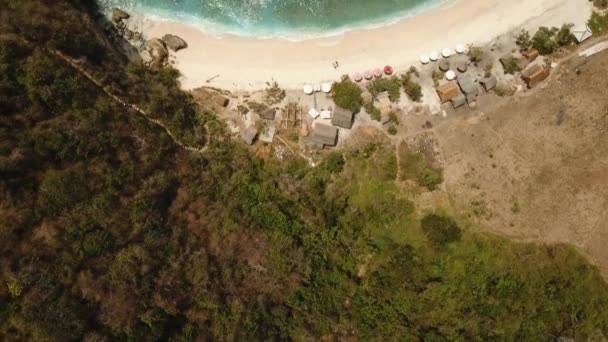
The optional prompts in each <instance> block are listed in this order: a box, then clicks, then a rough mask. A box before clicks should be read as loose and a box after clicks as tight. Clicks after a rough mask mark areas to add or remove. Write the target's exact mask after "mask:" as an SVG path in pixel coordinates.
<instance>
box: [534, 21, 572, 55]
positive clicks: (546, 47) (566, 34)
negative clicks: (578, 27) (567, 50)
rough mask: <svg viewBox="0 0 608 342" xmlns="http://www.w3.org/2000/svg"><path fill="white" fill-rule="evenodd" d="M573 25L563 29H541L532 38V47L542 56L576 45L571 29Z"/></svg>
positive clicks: (565, 25) (564, 26)
mask: <svg viewBox="0 0 608 342" xmlns="http://www.w3.org/2000/svg"><path fill="white" fill-rule="evenodd" d="M571 27H572V25H567V24H564V25H563V26H562V27H561V28H557V27H552V28H548V27H544V26H543V27H540V28H539V29H538V31H536V33H535V34H534V36H533V37H532V46H533V47H534V48H535V49H536V50H538V52H539V53H540V54H541V55H547V54H551V53H553V52H555V51H556V50H557V49H558V48H559V47H567V46H570V45H572V44H574V42H575V39H574V36H573V35H572V33H571V32H570V28H571Z"/></svg>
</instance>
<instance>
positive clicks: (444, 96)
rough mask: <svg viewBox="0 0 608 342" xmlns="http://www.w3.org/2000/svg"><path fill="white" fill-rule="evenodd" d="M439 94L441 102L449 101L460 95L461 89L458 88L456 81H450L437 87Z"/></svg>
mask: <svg viewBox="0 0 608 342" xmlns="http://www.w3.org/2000/svg"><path fill="white" fill-rule="evenodd" d="M437 95H439V99H440V100H441V103H444V102H448V101H450V100H451V99H453V98H455V97H456V96H458V95H460V89H458V84H457V83H456V81H449V82H446V83H444V84H442V85H440V86H439V87H437Z"/></svg>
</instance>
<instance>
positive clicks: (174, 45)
mask: <svg viewBox="0 0 608 342" xmlns="http://www.w3.org/2000/svg"><path fill="white" fill-rule="evenodd" d="M163 42H165V44H167V47H168V48H169V49H171V50H173V51H176V52H177V51H179V50H181V49H185V48H187V47H188V43H186V41H185V40H183V39H182V38H180V37H178V36H176V35H174V34H166V35H164V36H163Z"/></svg>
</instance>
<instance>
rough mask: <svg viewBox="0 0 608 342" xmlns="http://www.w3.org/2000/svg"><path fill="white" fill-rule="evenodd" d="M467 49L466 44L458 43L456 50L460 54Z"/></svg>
mask: <svg viewBox="0 0 608 342" xmlns="http://www.w3.org/2000/svg"><path fill="white" fill-rule="evenodd" d="M464 51H465V47H464V44H458V45H456V52H457V53H459V54H463V53H464Z"/></svg>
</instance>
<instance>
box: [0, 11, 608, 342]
mask: <svg viewBox="0 0 608 342" xmlns="http://www.w3.org/2000/svg"><path fill="white" fill-rule="evenodd" d="M82 4H87V5H88V4H90V2H88V1H83V2H82ZM8 5H10V6H8ZM8 5H7V3H6V2H4V3H0V13H3V14H4V13H8V15H6V16H5V17H4V18H5V19H6V22H3V23H2V25H3V28H5V29H6V33H3V34H2V35H1V36H0V69H1V71H2V73H0V88H1V89H2V91H0V113H1V114H0V120H1V122H2V124H1V125H0V204H1V205H0V238H1V239H0V241H2V243H0V265H1V266H2V267H0V283H1V284H2V286H1V287H0V303H2V305H0V340H3V341H80V340H84V341H105V340H108V341H115V340H116V341H201V340H203V341H206V340H211V341H214V340H219V341H225V340H238V341H241V340H242V341H252V340H261V341H277V340H296V341H302V340H321V339H328V340H340V339H345V340H346V339H357V340H361V341H368V340H379V341H384V340H387V341H388V340H405V341H408V340H414V341H418V340H423V341H444V340H447V341H451V340H459V341H472V340H507V341H510V340H527V341H545V340H555V339H560V338H563V339H574V340H587V339H589V338H590V337H591V336H599V338H600V339H601V337H602V335H603V336H606V335H608V285H607V284H606V282H605V281H604V280H603V279H602V278H601V276H600V275H599V273H598V270H597V269H596V268H594V267H592V266H590V265H589V264H588V263H587V262H586V261H585V260H584V259H583V258H582V257H581V255H580V254H578V253H577V252H576V250H575V249H574V248H572V247H569V246H566V245H551V246H542V245H535V244H524V243H514V242H512V241H509V240H506V239H503V238H498V237H494V236H490V235H485V234H479V233H475V232H473V231H472V230H468V229H466V228H467V224H466V222H462V221H460V220H457V219H454V218H450V217H448V216H446V215H435V214H431V215H427V216H425V217H424V218H422V220H421V219H419V214H420V213H419V212H418V211H417V210H416V208H415V206H414V204H413V203H412V202H411V201H410V200H408V199H407V198H404V195H403V193H402V192H401V191H400V187H401V186H402V185H403V184H399V182H396V180H397V174H398V173H399V174H405V175H407V176H410V175H411V176H412V177H414V179H417V178H418V177H420V175H419V172H418V171H420V170H421V169H425V168H426V169H429V168H430V163H428V161H427V159H426V158H427V157H426V156H424V157H422V156H421V155H420V154H417V153H414V152H412V151H407V155H405V156H404V155H403V154H400V155H399V158H397V154H396V153H395V150H394V148H393V147H391V146H390V145H388V144H383V143H377V144H368V145H363V146H361V147H359V148H356V149H351V150H348V151H345V152H344V153H332V154H330V155H329V156H328V157H327V158H326V159H325V160H324V161H323V162H322V163H321V164H320V165H319V166H318V167H315V168H312V167H309V166H308V165H307V163H306V162H304V161H302V160H300V159H288V158H287V159H286V160H283V161H279V160H277V159H273V158H269V159H267V160H260V159H258V158H257V157H255V156H254V155H252V154H250V153H249V152H248V150H247V149H246V148H244V147H242V145H241V144H240V143H233V142H232V141H231V140H230V139H229V135H228V134H227V133H225V132H224V129H223V125H222V124H221V122H219V121H218V120H216V119H215V116H214V115H213V113H207V112H204V111H201V110H200V109H199V108H198V107H197V106H196V104H195V103H194V101H193V100H192V99H191V97H190V96H189V95H188V94H186V93H183V92H182V91H180V90H179V85H178V83H177V78H178V75H177V73H176V72H175V71H174V70H172V69H163V70H156V71H150V70H147V69H145V68H141V67H136V66H133V65H130V64H128V63H127V62H126V59H125V58H124V56H122V55H120V54H118V53H117V52H116V51H114V50H113V49H112V48H111V47H110V45H108V44H106V43H107V41H106V40H105V38H104V36H103V34H102V32H101V31H100V30H99V29H98V28H97V27H96V26H95V24H94V23H95V22H94V21H93V20H89V19H91V17H89V15H88V14H87V13H83V10H82V6H81V3H80V2H78V1H76V0H73V1H67V0H58V1H52V2H49V1H41V0H31V1H10V2H8ZM93 10H94V9H93ZM42 47H45V48H42ZM48 47H56V48H58V49H61V51H64V52H65V53H66V54H70V55H71V56H86V60H87V62H86V67H87V68H88V69H89V70H91V72H93V73H95V75H96V76H97V77H99V78H100V79H102V80H104V82H107V86H108V87H112V89H113V90H115V91H116V92H118V93H119V94H120V95H121V96H123V97H124V98H125V99H127V100H129V101H130V102H133V103H136V104H137V105H139V106H142V107H145V108H146V109H148V110H150V111H151V112H153V113H155V116H156V117H157V118H158V120H162V122H166V123H167V124H168V125H171V127H172V129H175V130H176V132H178V133H176V134H179V136H180V137H183V138H184V139H190V140H191V141H192V142H193V143H197V144H201V145H202V144H204V145H206V146H207V147H208V149H207V150H206V151H205V152H204V153H195V152H189V151H186V150H184V149H183V148H181V147H180V146H178V145H176V144H175V143H174V142H173V140H172V139H171V137H170V136H168V135H167V134H166V132H165V131H164V130H162V129H159V128H158V126H157V125H153V124H151V123H150V121H148V120H146V119H145V118H144V117H142V116H140V115H139V114H137V112H135V111H133V110H131V109H130V108H126V107H124V106H122V105H121V104H119V103H117V102H116V101H114V99H112V98H110V97H108V96H107V95H106V94H105V93H103V92H101V91H100V89H99V88H98V87H96V86H95V85H93V84H91V82H89V81H88V80H87V79H85V78H84V77H82V76H81V75H80V74H79V73H77V72H76V71H74V69H72V68H71V67H70V66H69V65H68V64H66V63H65V62H64V61H62V60H61V59H59V58H57V57H56V56H55V55H53V54H51V53H49V50H48ZM203 126H204V127H208V130H209V132H208V133H210V134H211V135H212V139H210V141H205V140H200V139H201V137H204V136H205V134H204V133H206V132H204V131H200V130H201V129H202V127H203ZM400 153H403V150H402V149H400ZM397 160H399V163H398V162H397ZM410 164H413V165H414V166H411V165H410ZM434 172H436V173H437V172H438V171H434ZM421 178H425V177H421ZM428 178H433V177H428ZM432 183H437V182H436V180H435V181H434V182H431V184H432ZM434 217H435V218H434Z"/></svg>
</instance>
